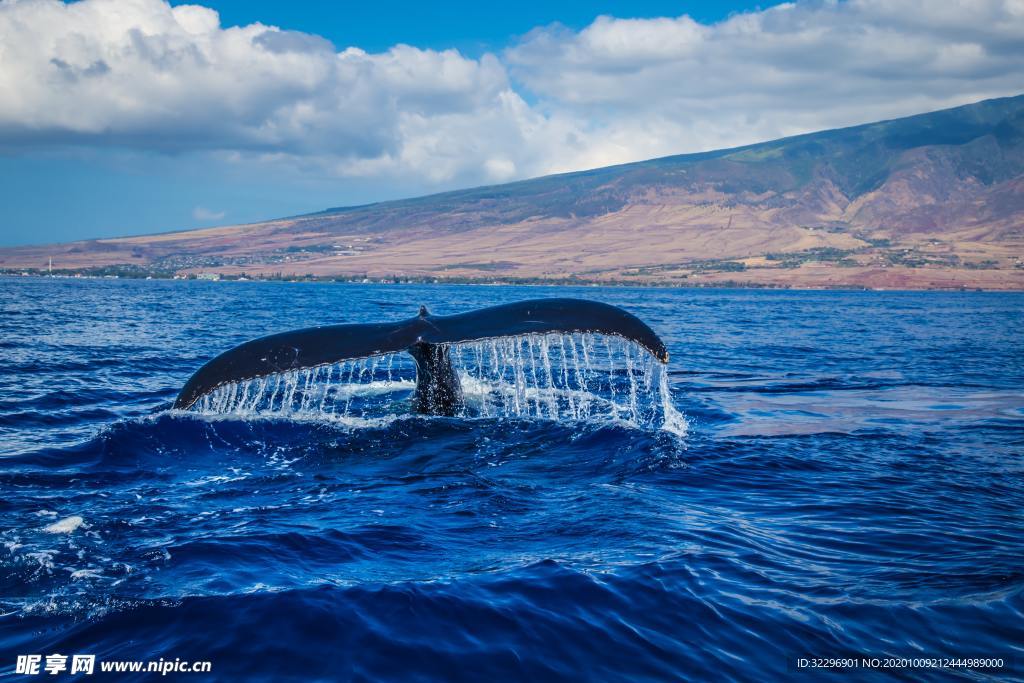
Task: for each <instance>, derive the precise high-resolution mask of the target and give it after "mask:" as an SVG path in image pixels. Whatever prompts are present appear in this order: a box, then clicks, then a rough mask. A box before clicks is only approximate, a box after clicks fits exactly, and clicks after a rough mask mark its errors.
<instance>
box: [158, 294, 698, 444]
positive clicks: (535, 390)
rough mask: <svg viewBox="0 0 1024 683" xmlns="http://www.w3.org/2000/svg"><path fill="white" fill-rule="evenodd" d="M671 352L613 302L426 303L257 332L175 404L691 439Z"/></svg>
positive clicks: (222, 411)
mask: <svg viewBox="0 0 1024 683" xmlns="http://www.w3.org/2000/svg"><path fill="white" fill-rule="evenodd" d="M374 335H376V336H377V338H374ZM281 358H289V359H291V360H290V361H289V362H290V365H289V366H288V367H279V366H278V365H276V363H277V362H278V360H279V359H281ZM667 359H668V354H667V351H665V347H664V345H663V344H662V342H661V340H660V339H658V337H657V335H655V334H654V332H653V331H651V330H650V328H649V327H647V326H646V325H645V324H644V323H643V322H641V321H640V320H639V319H637V318H635V317H634V316H632V315H631V314H629V313H627V312H626V311H623V310H622V309H619V308H616V307H614V306H609V305H607V304H597V303H595V302H587V301H576V300H567V299H543V300H538V301H532V302H520V303H518V304H510V305H507V306H497V307H493V308H491V309H483V310H481V311H476V312H473V313H469V314H462V315H456V316H445V317H442V316H432V315H430V314H429V313H428V312H427V311H426V309H425V308H424V309H421V313H420V315H419V316H418V317H417V318H413V319H412V320H410V321H404V322H402V323H395V324H393V325H336V326H330V327H321V328H308V329H306V330H297V331H295V332H288V333H283V334H280V335H273V336H271V337H265V338H263V339H259V340H254V341H253V342H247V343H246V344H243V345H241V346H239V347H236V348H235V349H232V350H231V351H228V352H226V353H224V354H222V355H221V356H218V357H217V358H215V359H214V360H212V361H211V362H210V363H208V364H207V365H206V366H204V368H202V369H201V370H200V371H199V372H197V373H196V375H194V376H193V378H192V379H191V380H190V381H189V383H188V384H187V385H186V387H185V388H184V389H183V390H182V392H181V394H180V395H179V398H178V401H176V404H175V407H176V408H178V409H181V410H188V411H189V412H191V413H195V414H201V415H216V416H230V417H236V418H242V419H249V418H261V417H270V418H285V419H297V420H325V421H337V422H347V423H350V424H351V423H359V422H362V421H365V420H371V421H372V420H377V419H380V418H386V417H394V416H396V415H400V414H403V413H409V412H416V413H424V414H431V415H442V416H451V417H459V418H488V419H494V418H502V419H543V420H555V421H574V422H607V423H616V424H622V425H625V426H633V427H638V428H643V429H664V430H666V431H668V432H671V433H673V434H676V435H679V436H682V435H684V434H685V433H686V429H687V423H686V419H685V417H684V416H683V415H682V414H681V413H679V412H678V411H677V410H676V409H675V407H674V406H673V404H672V396H671V393H670V391H669V382H668V371H667V365H666V362H667ZM193 395H194V397H193Z"/></svg>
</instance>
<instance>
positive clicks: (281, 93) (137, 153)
mask: <svg viewBox="0 0 1024 683" xmlns="http://www.w3.org/2000/svg"><path fill="white" fill-rule="evenodd" d="M0 43H2V44H3V45H4V46H5V49H4V50H3V51H0V188H2V189H0V200H2V203H3V207H4V208H3V213H2V214H0V245H16V244H29V243H46V242H56V241H66V240H71V239H81V238H94V237H109V236H117V235H127V234H139V233H148V232H161V231H167V230H175V229H188V228H195V227H203V226H209V225H221V224H234V223H243V222H253V221H258V220H263V219H269V218H275V217H281V216H287V215H294V214H299V213H306V212H310V211H316V210H320V209H323V208H326V207H331V206H340V205H347V204H362V203H368V202H372V201H379V200H384V199H389V198H398V197H405V196H412V195H418V194H425V193H430V192H437V191H443V190H447V189H453V188H457V187H465V186H473V185H480V184H489V183H498V182H507V181H510V180H515V179H519V178H525V177H532V176H536V175H543V174H546V173H553V172H564V171H571V170H577V169H584V168H593V167H597V166H603V165H609V164H614V163H623V162H628V161H634V160H639V159H644V158H651V157H656V156H664V155H668V154H676V153H685V152H694V151H701V150H706V149H714V148H719V147H725V146H732V145H739V144H746V143H750V142H756V141H759V140H765V139H772V138H775V137H781V136H784V135H791V134H797V133H802V132H807V131H811V130H819V129H824V128H831V127H838V126H842V125H851V124H855V123H860V122H866V121H872V120H878V119H881V118H889V117H895V116H903V115H909V114H913V113H917V112H920V111H928V110H933V109H939V108H943V107H946V106H954V105H957V104H962V103H966V102H970V101H976V100H979V99H984V98H986V97H994V96H1001V95H1011V94H1018V93H1019V92H1021V91H1024V76H1022V71H1021V70H1020V69H1019V64H1020V63H1021V60H1022V59H1024V48H1022V47H1021V46H1022V45H1024V16H1021V14H1020V13H1018V12H1015V11H1014V10H1013V7H1012V6H1011V5H1009V4H1006V3H1004V2H1003V0H965V1H964V2H962V3H957V4H956V5H954V4H952V3H929V2H927V1H926V0H885V1H883V0H857V1H856V2H817V1H815V2H796V3H789V4H787V5H782V6H775V5H773V4H772V3H762V4H760V5H758V4H754V3H728V2H662V1H658V2H623V1H609V2H579V1H573V2H560V3H541V2H525V3H481V2H473V3H469V2H448V3H438V4H437V5H431V4H430V3H422V2H411V1H404V0H403V1H401V2H387V3H349V2H298V3H274V2H253V1H251V0H250V1H242V0H226V1H217V0H209V1H207V2H202V3H200V4H199V5H198V6H197V5H183V4H181V3H172V5H168V4H167V3H166V2H164V0H81V1H80V2H76V3H73V4H70V5H66V4H61V3H59V2H56V1H55V0H22V1H21V2H18V3H16V4H15V3H4V2H2V1H0Z"/></svg>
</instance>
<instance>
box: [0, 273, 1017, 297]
mask: <svg viewBox="0 0 1024 683" xmlns="http://www.w3.org/2000/svg"><path fill="white" fill-rule="evenodd" d="M0 279H11V280H20V279H43V280H132V281H147V280H150V281H157V282H211V283H212V282H223V283H248V282H256V283H279V284H323V285H329V284H342V285H393V286H394V285H419V286H423V285H441V286H457V285H461V286H472V287H566V288H571V287H577V288H579V287H594V288H597V287H610V288H623V289H628V288H635V289H706V290H714V289H723V290H735V289H748V290H763V291H764V290H766V291H780V292H908V293H909V292H938V293H954V292H976V293H996V294H999V293H1002V294H1020V293H1024V287H1021V288H992V287H975V286H967V285H964V286H960V287H870V286H862V285H853V284H851V285H841V284H840V285H832V286H821V287H814V286H796V285H785V284H779V283H764V282H750V281H734V280H724V281H708V282H693V283H682V282H657V281H653V282H635V281H631V280H574V281H566V279H564V278H563V279H557V280H556V279H551V280H543V279H538V278H529V279H524V280H514V279H502V280H493V279H487V278H417V277H411V276H410V277H404V276H401V277H395V278H346V277H343V276H312V275H310V276H299V277H265V278H260V277H237V276H231V275H228V276H223V277H195V276H185V277H182V276H162V275H145V276H143V275H124V274H119V275H96V274H86V273H75V274H65V273H54V274H52V275H51V274H48V273H33V272H25V271H22V272H15V273H12V272H2V271H0Z"/></svg>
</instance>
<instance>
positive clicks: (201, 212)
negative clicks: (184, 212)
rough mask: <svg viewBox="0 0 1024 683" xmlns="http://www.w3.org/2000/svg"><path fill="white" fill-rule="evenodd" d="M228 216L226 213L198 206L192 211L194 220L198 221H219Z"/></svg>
mask: <svg viewBox="0 0 1024 683" xmlns="http://www.w3.org/2000/svg"><path fill="white" fill-rule="evenodd" d="M226 214H227V212H226V211H213V210H211V209H207V208H206V207H204V206H197V207H196V208H194V209H192V218H195V219H196V220H197V221H204V222H206V221H219V220H220V219H221V218H224V216H225V215H226Z"/></svg>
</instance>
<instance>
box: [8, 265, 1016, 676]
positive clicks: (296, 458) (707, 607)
mask: <svg viewBox="0 0 1024 683" xmlns="http://www.w3.org/2000/svg"><path fill="white" fill-rule="evenodd" d="M0 294H2V297H0V360H2V362H0V520H2V523H0V676H3V677H10V678H12V679H25V678H24V677H22V676H19V675H16V674H14V673H13V671H14V664H15V658H16V656H17V655H18V654H26V653H40V654H43V655H46V654H50V653H64V654H74V653H89V654H95V655H96V656H97V659H99V660H104V659H107V660H129V659H139V660H157V659H159V658H165V659H175V658H180V659H184V660H208V661H211V662H212V674H204V675H199V674H181V676H180V677H181V678H183V679H188V678H191V679H193V680H211V679H220V680H287V679H295V680H315V679H358V680H417V681H429V680H473V681H478V680H506V679H514V680H546V679H551V680H574V681H578V680H600V681H607V680H630V681H633V680H686V679H690V680H705V679H713V680H768V679H776V678H786V677H789V676H791V675H793V674H794V673H795V670H794V666H795V664H794V663H795V661H796V659H797V658H798V657H801V656H836V655H842V654H857V655H862V654H863V655H870V656H878V657H885V656H895V657H920V656H923V655H927V656H946V657H978V656H984V657H991V656H999V657H1003V658H1005V659H1006V660H1007V662H1008V663H1010V662H1014V661H1016V664H1015V665H1014V667H1015V668H1012V669H1005V670H1002V671H1000V672H997V673H993V672H988V673H986V672H969V671H963V670H961V671H953V670H945V671H934V670H915V671H913V672H909V671H904V672H902V674H900V675H902V677H904V678H907V679H915V680H916V679H924V680H945V679H946V678H949V677H962V678H965V679H967V680H986V679H1005V678H1008V677H1018V678H1019V677H1020V676H1021V675H1022V669H1021V668H1020V663H1021V661H1022V657H1024V620H1022V616H1024V595H1022V591H1024V560H1022V558H1024V512H1022V511H1024V296H1022V295H1019V294H990V293H899V292H770V291H749V290H732V291H730V290H661V289H653V290H645V289H624V288H592V287H587V288H580V289H561V288H560V289H553V288H537V287H529V288H525V287H522V288H519V287H497V286H495V287H459V286H440V285H435V286H411V285H408V286H405V285H393V286H373V285H342V284H336V285H332V284H301V283H255V282H235V283H230V282H173V283H172V282H160V281H120V280H117V281H115V280H90V281H73V280H59V279H55V280H49V279H34V278H33V279H29V278H24V279H3V280H0ZM541 296H578V297H586V298H593V299H599V300H602V301H607V302H609V303H613V304H617V305H621V306H624V307H626V308H628V309H629V310H631V311H633V312H634V313H636V314H637V315H639V316H640V317H641V318H643V319H644V320H645V321H647V322H648V323H649V324H650V325H651V326H652V327H653V328H654V329H655V330H656V331H657V332H658V333H659V334H660V335H661V336H662V338H663V339H664V340H665V342H666V343H667V344H668V346H669V350H670V352H671V356H672V362H671V365H670V373H671V374H670V384H671V389H672V393H673V396H674V406H675V408H676V409H678V410H679V411H680V412H682V413H683V414H684V415H685V416H686V419H687V421H688V423H689V428H688V431H687V433H686V435H685V436H682V437H680V436H678V435H677V434H672V433H669V432H667V431H665V430H662V429H655V428H649V429H648V428H635V427H630V426H628V425H622V424H609V423H608V422H602V421H590V420H575V421H574V420H561V421H552V420H544V419H514V420H509V419H504V418H501V419H499V418H474V419H462V418H454V419H449V418H423V417H417V416H413V415H409V414H407V409H408V408H407V406H403V405H402V404H401V403H398V404H396V405H395V406H394V412H395V414H396V416H398V417H397V419H394V420H391V421H386V422H383V423H380V424H367V425H362V426H353V425H348V424H339V423H334V422H328V421H322V422H321V421H316V420H287V419H231V418H227V419H217V420H213V419H205V418H202V417H198V416H190V415H182V414H176V413H173V412H169V411H168V407H169V404H170V402H171V401H172V400H173V398H174V396H175V395H176V393H177V391H178V389H179V388H180V387H181V385H182V384H183V383H184V381H185V380H186V379H187V378H188V377H189V376H190V374H191V373H192V372H193V371H194V370H195V369H197V368H198V367H199V366H200V365H201V364H202V363H203V362H205V360H207V359H209V358H210V357H212V356H213V355H215V354H216V353H218V352H220V351H222V350H224V349H226V348H229V347H231V346H233V345H235V344H237V343H240V342H242V341H245V340H247V339H250V338H252V337H255V336H260V335H263V334H267V333H270V332H274V331H280V330H284V329H290V328H294V327H301V326H307V325H313V324H323V323H335V322H366V321H378V320H394V319H401V318H406V317H410V316H412V315H414V314H415V311H416V308H417V306H418V305H419V304H420V303H424V304H427V305H429V306H430V307H431V309H432V311H433V312H435V313H438V314H446V313H454V312H461V311H465V310H469V309H471V308H476V307H479V306H486V305H493V304H497V303H504V302H509V301H515V300H518V299H523V298H532V297H541ZM77 518H80V519H77ZM856 673H857V675H858V677H859V678H869V679H870V678H878V679H880V680H881V679H883V678H884V679H887V678H888V677H889V674H888V673H885V672H877V671H875V672H872V671H867V670H861V671H858V672H856ZM153 675H154V674H148V675H147V674H140V675H138V676H137V678H138V679H139V680H145V679H147V678H151V677H152V676H153ZM819 677H821V675H820V672H819ZM835 677H836V678H841V677H844V675H843V674H836V675H835Z"/></svg>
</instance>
